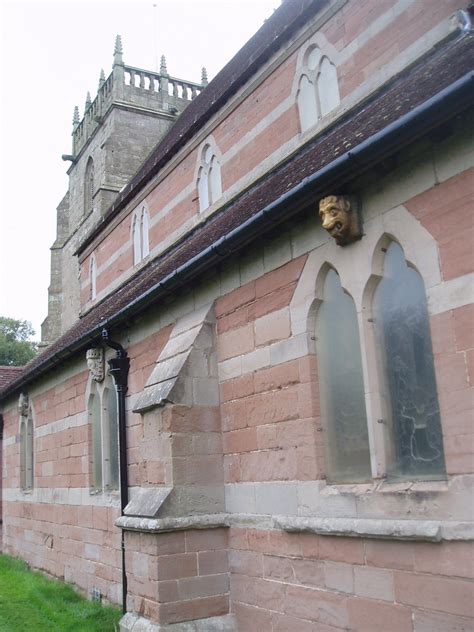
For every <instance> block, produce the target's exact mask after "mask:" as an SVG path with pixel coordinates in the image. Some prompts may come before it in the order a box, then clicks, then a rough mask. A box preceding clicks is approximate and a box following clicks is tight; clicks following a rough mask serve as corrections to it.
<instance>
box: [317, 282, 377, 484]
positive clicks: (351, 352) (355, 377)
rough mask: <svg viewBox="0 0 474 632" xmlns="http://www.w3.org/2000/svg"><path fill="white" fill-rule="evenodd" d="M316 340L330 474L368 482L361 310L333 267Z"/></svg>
mask: <svg viewBox="0 0 474 632" xmlns="http://www.w3.org/2000/svg"><path fill="white" fill-rule="evenodd" d="M316 341H317V342H316V344H317V358H318V369H319V371H318V374H319V388H320V395H321V418H322V422H323V428H324V431H325V435H326V441H325V443H326V461H327V464H326V469H327V478H328V480H329V481H330V482H357V481H367V480H369V479H370V477H371V470H370V452H369V439H368V431H367V414H366V409H365V397H364V382H363V376H362V360H361V354H360V340H359V329H358V325H357V313H356V309H355V306H354V302H353V300H352V298H351V297H350V296H348V295H347V294H346V293H345V292H344V291H343V289H342V287H341V283H340V280H339V276H338V275H337V273H336V272H334V271H333V270H330V271H329V272H328V274H327V276H326V281H325V284H324V300H323V302H322V304H321V306H320V308H319V311H318V317H317V322H316Z"/></svg>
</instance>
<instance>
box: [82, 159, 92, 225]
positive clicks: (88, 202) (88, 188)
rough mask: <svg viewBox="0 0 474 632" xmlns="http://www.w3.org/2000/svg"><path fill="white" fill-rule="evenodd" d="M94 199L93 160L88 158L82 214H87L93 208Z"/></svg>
mask: <svg viewBox="0 0 474 632" xmlns="http://www.w3.org/2000/svg"><path fill="white" fill-rule="evenodd" d="M93 201H94V161H93V160H92V158H89V160H88V161H87V165H86V173H85V177H84V215H89V213H92V210H93Z"/></svg>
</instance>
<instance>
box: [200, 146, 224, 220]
mask: <svg viewBox="0 0 474 632" xmlns="http://www.w3.org/2000/svg"><path fill="white" fill-rule="evenodd" d="M197 189H198V196H199V210H200V211H201V212H202V211H205V210H206V209H207V208H208V207H209V206H211V205H212V204H214V202H216V200H218V199H219V198H220V197H221V196H222V179H221V165H220V162H219V159H218V158H217V156H216V154H215V152H214V150H213V148H212V147H211V145H209V144H207V145H205V146H204V148H203V150H202V152H201V161H200V167H199V171H198V179H197Z"/></svg>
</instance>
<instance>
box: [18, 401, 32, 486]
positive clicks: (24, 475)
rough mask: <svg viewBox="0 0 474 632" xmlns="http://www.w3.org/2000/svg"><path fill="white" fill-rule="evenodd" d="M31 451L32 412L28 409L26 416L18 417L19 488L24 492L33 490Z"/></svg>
mask: <svg viewBox="0 0 474 632" xmlns="http://www.w3.org/2000/svg"><path fill="white" fill-rule="evenodd" d="M33 451H34V433H33V412H32V410H31V407H29V409H28V413H27V415H21V416H20V487H21V489H24V490H28V489H32V488H33V480H34V476H33V467H34V454H33Z"/></svg>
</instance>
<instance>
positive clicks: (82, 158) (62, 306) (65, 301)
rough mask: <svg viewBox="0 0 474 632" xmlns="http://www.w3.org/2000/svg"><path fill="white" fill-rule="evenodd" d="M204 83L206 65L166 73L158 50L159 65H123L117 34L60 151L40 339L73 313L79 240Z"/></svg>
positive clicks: (66, 323)
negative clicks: (58, 196) (68, 143)
mask: <svg viewBox="0 0 474 632" xmlns="http://www.w3.org/2000/svg"><path fill="white" fill-rule="evenodd" d="M206 85H207V74H206V70H205V69H204V68H203V69H202V77H201V83H195V82H193V81H188V80H186V79H178V78H177V77H172V76H171V75H169V73H168V69H167V65H166V59H165V57H164V56H162V57H161V64H160V70H159V72H155V71H151V70H144V69H142V68H137V67H135V66H129V65H126V64H125V63H124V61H123V50H122V41H121V38H120V36H119V35H117V37H116V40H115V49H114V61H113V66H112V72H111V73H110V75H109V76H108V77H107V78H106V77H105V73H104V71H103V70H102V71H101V73H100V79H99V86H98V90H97V96H96V97H95V98H94V100H92V99H91V96H90V93H87V98H86V102H85V108H84V115H83V117H82V119H81V118H80V114H79V108H78V107H77V106H76V107H75V108H74V117H73V129H72V153H71V154H64V155H63V160H66V161H69V162H70V163H71V164H70V166H69V169H68V176H69V185H68V191H67V193H66V195H65V196H64V198H63V200H62V202H61V203H60V205H59V206H58V208H57V232H56V240H55V242H54V244H53V246H52V247H51V281H50V286H49V289H48V316H47V318H46V319H45V321H44V323H43V324H42V327H41V338H42V342H43V344H48V343H50V342H52V341H53V340H55V339H56V338H58V337H59V336H60V335H61V334H62V333H64V331H66V329H68V328H69V327H70V326H71V325H72V324H73V323H74V322H75V321H76V320H77V319H78V318H79V310H80V307H79V294H80V288H79V280H78V278H79V265H78V261H77V256H76V255H75V253H76V250H77V248H78V246H79V245H80V244H81V243H82V242H83V240H84V239H86V238H87V236H88V235H89V234H90V232H91V231H92V230H93V229H94V228H95V227H96V226H97V225H98V224H100V222H101V221H103V217H104V215H105V214H106V213H107V210H108V209H109V208H110V206H111V205H112V204H113V202H114V200H115V199H116V197H117V195H118V193H119V192H120V190H121V189H122V188H123V187H124V186H125V185H126V184H127V183H128V182H129V180H130V179H131V178H132V177H133V176H134V175H135V173H136V172H137V171H138V169H139V168H140V167H141V165H142V164H143V162H144V161H145V160H146V158H147V157H148V155H149V154H150V152H151V151H152V150H153V149H154V147H155V146H156V144H157V143H159V142H160V140H161V139H162V138H163V137H164V135H165V134H166V133H167V132H168V130H169V129H170V127H171V126H172V125H173V124H174V122H175V121H176V119H177V117H178V116H179V114H180V113H181V112H183V110H184V109H185V108H186V107H187V106H188V105H189V103H191V101H192V100H193V99H194V98H195V97H196V96H197V95H198V94H199V93H200V92H201V91H202V90H203V88H204V87H205V86H206Z"/></svg>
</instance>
